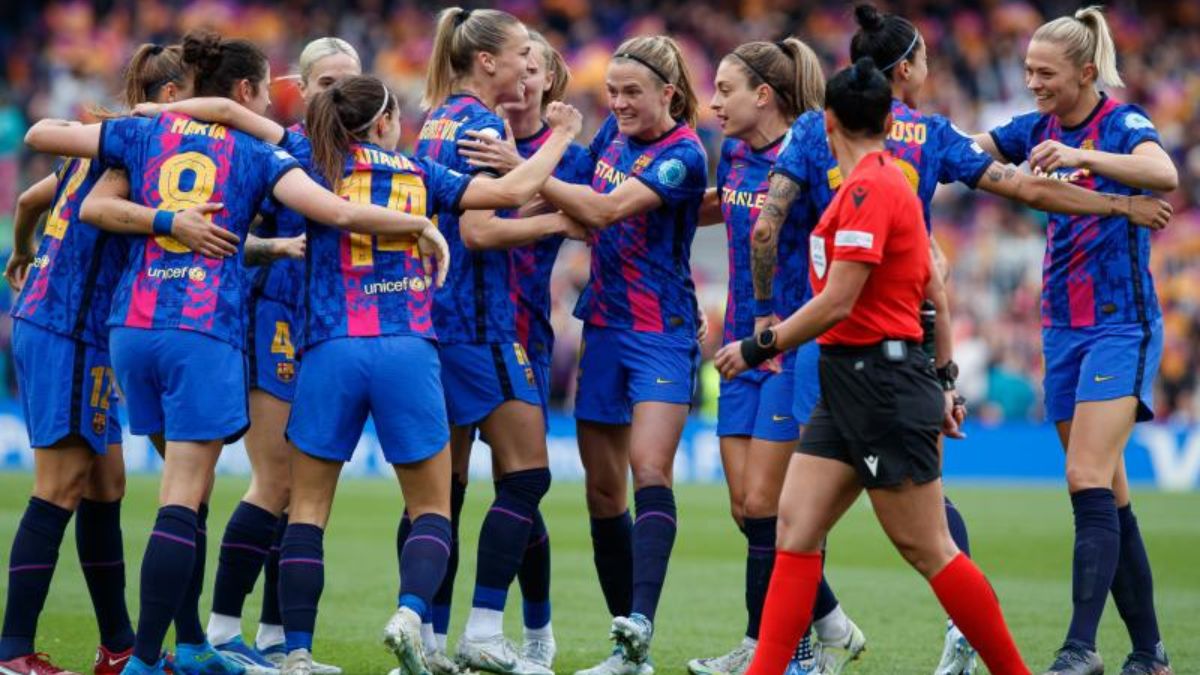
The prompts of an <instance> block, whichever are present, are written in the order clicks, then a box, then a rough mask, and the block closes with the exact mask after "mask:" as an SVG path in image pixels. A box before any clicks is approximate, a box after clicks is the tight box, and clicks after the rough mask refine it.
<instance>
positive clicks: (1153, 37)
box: [0, 0, 1200, 423]
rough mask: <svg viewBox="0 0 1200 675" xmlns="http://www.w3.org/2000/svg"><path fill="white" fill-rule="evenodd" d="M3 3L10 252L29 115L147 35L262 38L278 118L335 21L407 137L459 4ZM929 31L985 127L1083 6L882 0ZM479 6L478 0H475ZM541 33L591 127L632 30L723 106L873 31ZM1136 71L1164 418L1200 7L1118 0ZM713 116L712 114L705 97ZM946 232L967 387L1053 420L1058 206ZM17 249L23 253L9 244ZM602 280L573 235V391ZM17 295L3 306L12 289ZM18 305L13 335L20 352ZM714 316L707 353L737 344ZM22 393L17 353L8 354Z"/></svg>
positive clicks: (1178, 392) (85, 86) (953, 202)
mask: <svg viewBox="0 0 1200 675" xmlns="http://www.w3.org/2000/svg"><path fill="white" fill-rule="evenodd" d="M4 4H5V5H6V6H5V7H3V8H0V19H3V21H0V52H2V53H3V58H4V60H3V64H4V66H3V68H4V70H3V71H0V241H2V242H4V244H3V245H2V246H0V248H3V249H4V250H7V248H8V246H9V245H10V242H11V240H12V221H11V214H12V211H13V205H14V202H15V198H16V195H17V194H19V192H20V190H21V189H22V188H23V187H24V186H27V185H29V184H31V183H32V182H34V181H35V180H36V179H38V178H40V177H41V176H43V175H45V174H46V173H48V172H49V171H50V170H51V168H52V164H51V161H50V160H49V159H48V158H44V157H36V156H32V155H30V154H29V153H28V152H26V151H25V149H24V148H23V146H22V136H23V134H24V132H25V129H26V127H27V125H28V124H30V123H31V122H32V121H36V120H37V119H40V118H42V117H58V118H68V119H87V116H88V112H87V111H88V107H89V106H90V105H93V104H106V105H109V106H112V105H114V97H115V94H116V92H118V91H119V86H118V84H119V82H120V78H121V74H122V70H123V68H124V65H125V63H126V61H127V59H128V57H129V55H130V54H131V52H132V51H133V49H134V48H135V47H136V46H137V45H138V44H139V43H141V42H144V41H157V42H162V43H167V42H170V41H173V40H175V39H176V38H178V37H179V36H180V35H182V34H183V33H184V32H186V31H187V30H189V29H191V28H194V27H200V26H208V27H212V28H215V29H216V30H218V31H220V32H221V33H223V34H225V35H227V36H240V37H246V38H249V39H251V40H253V41H255V42H256V43H257V44H259V45H260V46H261V47H262V48H263V49H264V51H265V52H266V53H267V55H268V56H269V57H270V59H271V63H272V75H273V77H274V78H275V82H274V83H273V85H272V100H273V104H272V114H273V115H275V116H276V117H278V118H279V119H280V120H281V121H285V122H291V121H295V120H297V119H299V117H300V116H301V114H302V111H301V101H300V96H299V93H298V91H297V89H296V87H295V83H294V79H293V78H287V77H286V76H287V75H289V74H293V73H295V72H296V71H295V60H296V58H297V56H298V55H299V52H300V49H301V48H302V47H303V45H304V44H305V43H306V42H307V41H308V40H310V39H312V38H315V37H320V36H325V35H336V36H338V37H342V38H344V39H346V40H348V41H349V42H351V43H352V44H354V45H355V46H356V47H357V48H358V49H359V51H360V54H361V55H362V57H363V62H364V68H365V69H366V70H368V71H370V72H373V73H375V74H377V75H379V76H381V77H383V78H384V79H385V80H386V81H388V82H389V83H390V84H391V85H392V86H393V87H394V88H395V89H396V91H397V92H398V93H399V94H400V95H401V97H402V99H403V101H404V103H405V108H404V110H405V116H404V117H405V118H404V123H405V124H404V128H405V135H404V138H403V139H402V141H401V149H402V150H408V149H411V147H412V145H413V141H414V137H415V133H416V131H417V130H418V129H419V127H420V123H421V117H422V111H421V110H420V109H419V106H418V101H419V98H420V92H421V91H422V88H423V86H424V76H425V67H426V61H427V58H428V54H429V53H430V50H431V43H432V36H433V32H434V31H433V27H434V17H435V13H436V11H437V9H438V8H439V7H440V6H441V5H436V4H433V3H425V2H411V1H408V0H360V1H358V2H340V3H337V2H321V1H301V0H283V1H280V2H271V3H266V2H263V3H254V2H240V1H232V0H225V1H219V0H199V1H194V2H190V1H182V0H180V1H170V0H115V1H113V0H109V1H104V2H52V3H38V2H23V3H4ZM878 4H879V6H880V7H882V8H884V9H885V10H887V11H892V12H896V13H900V14H902V15H904V16H906V17H908V18H909V19H911V20H913V21H914V22H915V23H916V24H917V25H918V26H919V28H920V29H921V31H922V34H923V36H924V38H925V40H926V41H927V44H928V47H929V66H930V74H929V79H928V82H927V84H926V85H925V90H924V92H923V96H922V100H921V107H922V108H923V109H925V110H928V111H936V112H941V113H943V114H946V115H948V116H949V117H950V118H951V119H953V120H954V121H955V122H956V123H957V125H958V126H959V127H960V128H962V129H964V130H968V131H975V130H986V129H989V128H991V127H993V126H995V125H997V124H999V123H1002V122H1004V121H1006V120H1007V119H1009V118H1010V117H1011V116H1012V115H1013V114H1016V113H1020V112H1025V111H1028V110H1031V109H1032V99H1031V97H1030V95H1029V94H1028V93H1027V91H1026V89H1025V86H1024V80H1023V70H1022V59H1023V55H1024V50H1025V46H1026V44H1027V40H1028V37H1029V36H1030V35H1031V34H1032V33H1033V31H1034V30H1035V29H1036V28H1037V27H1038V26H1039V25H1040V24H1041V23H1042V22H1043V21H1045V20H1047V19H1048V18H1053V17H1056V16H1060V15H1063V14H1067V13H1070V12H1072V11H1074V10H1075V9H1076V8H1078V6H1079V3H1078V2H1027V1H1023V0H1017V1H1007V0H977V1H975V2H969V3H968V2H947V1H945V0H908V1H900V2H890V3H889V2H879V3H878ZM468 6H471V5H469V4H468ZM490 6H494V7H497V8H500V9H504V10H507V11H509V12H511V13H513V14H515V15H517V16H518V17H520V18H521V19H522V20H524V21H525V22H526V23H527V24H528V25H529V26H531V27H535V28H537V29H539V30H541V31H542V32H543V33H544V34H545V35H546V36H547V37H548V38H549V40H550V41H551V43H552V44H554V45H556V46H557V47H558V48H559V49H560V51H561V52H562V53H563V54H564V56H565V57H566V60H567V62H568V63H569V64H570V65H571V69H572V75H573V81H572V84H571V87H570V89H569V94H568V100H569V101H570V102H571V103H573V104H575V105H576V106H577V107H579V108H580V109H581V110H583V111H584V114H585V118H586V124H585V138H584V139H583V140H584V142H586V140H587V139H588V138H590V133H591V132H592V131H593V130H595V129H596V128H597V127H598V126H599V124H600V123H601V122H602V121H603V119H604V116H605V115H606V114H607V109H606V103H605V96H604V89H603V78H604V71H605V67H606V65H607V62H608V59H609V56H610V55H611V54H612V51H613V49H614V48H615V47H616V46H617V44H618V43H619V42H620V41H621V40H622V39H624V38H625V37H628V36H632V35H636V34H649V33H667V34H670V35H672V36H674V37H675V38H676V39H677V40H679V42H680V43H681V44H682V46H683V48H684V50H685V52H686V56H687V59H688V63H689V66H690V68H691V72H692V74H693V76H694V78H695V79H696V81H697V83H698V85H699V90H700V96H701V101H702V102H703V103H707V101H708V98H709V96H711V92H712V84H711V83H712V77H713V73H714V70H715V68H716V65H717V63H718V61H719V60H720V58H721V57H722V56H723V55H725V54H726V53H728V52H729V51H731V50H732V49H733V48H734V47H736V46H737V45H738V44H740V43H742V42H745V41H751V40H760V39H769V40H775V39H780V38H782V37H784V36H786V35H796V36H798V37H800V38H802V39H803V40H805V41H806V42H808V43H809V44H810V45H811V46H812V47H813V48H814V49H815V50H816V51H817V53H818V54H819V55H820V56H821V57H822V59H823V60H824V62H825V66H826V72H827V73H832V72H833V70H834V69H835V68H838V67H841V66H842V65H845V63H846V62H847V60H848V51H849V43H850V37H851V35H852V34H853V32H854V22H853V18H852V11H851V8H852V4H851V3H849V2H845V1H842V0H838V1H831V0H724V1H716V2H684V1H682V0H635V1H632V2H626V1H612V0H543V1H541V2H538V1H536V0H499V1H498V2H496V3H490ZM1107 11H1108V17H1109V21H1110V24H1111V25H1112V27H1113V32H1114V34H1115V38H1116V42H1117V46H1118V52H1119V55H1120V57H1119V58H1120V61H1119V64H1120V68H1121V72H1122V75H1123V77H1124V79H1125V81H1126V83H1127V84H1128V88H1127V89H1125V90H1121V91H1116V92H1113V94H1114V95H1115V96H1117V97H1118V98H1122V99H1125V100H1129V101H1133V102H1137V103H1140V104H1141V105H1143V106H1145V107H1146V109H1147V110H1148V111H1149V113H1150V117H1151V119H1152V120H1153V121H1154V123H1155V124H1156V126H1157V128H1158V130H1159V132H1160V134H1161V135H1162V139H1163V142H1164V144H1165V146H1166V149H1167V151H1168V152H1169V153H1170V154H1171V156H1172V157H1173V158H1174V159H1175V162H1176V164H1177V166H1178V167H1179V169H1180V178H1181V181H1180V188H1179V189H1178V190H1177V191H1176V192H1175V193H1173V194H1172V195H1170V196H1169V197H1168V199H1170V200H1171V201H1172V202H1173V204H1174V206H1175V209H1176V216H1175V219H1174V221H1173V223H1172V224H1171V226H1170V228H1169V229H1168V230H1166V231H1164V232H1161V233H1158V234H1157V235H1155V239H1154V245H1153V251H1154V254H1153V268H1154V275H1155V279H1156V281H1157V286H1158V291H1159V296H1160V299H1161V302H1162V305H1163V309H1164V314H1165V323H1166V345H1165V349H1164V356H1163V362H1162V370H1161V373H1160V376H1159V381H1158V392H1157V393H1158V396H1157V401H1156V405H1157V408H1158V411H1157V412H1158V417H1159V419H1160V420H1170V421H1177V422H1182V423H1190V422H1195V421H1197V420H1200V397H1198V396H1197V390H1198V383H1197V379H1196V374H1197V371H1198V368H1200V208H1198V205H1200V3H1196V2H1171V1H1164V2H1129V1H1125V0H1117V1H1115V2H1111V3H1109V5H1108V9H1107ZM706 112H707V111H706ZM701 127H702V129H701V135H702V137H703V138H704V140H705V142H706V144H707V145H708V147H709V150H710V160H711V161H712V162H713V164H714V165H715V162H716V157H717V149H718V148H719V144H720V132H719V131H718V130H717V128H716V126H715V124H714V123H713V120H712V119H711V117H709V116H705V117H704V118H703V119H702V122H701ZM933 218H934V223H933V231H934V234H935V235H936V236H937V238H938V239H939V241H940V243H941V244H942V246H943V248H944V249H945V251H946V252H947V254H948V256H949V258H950V260H951V261H952V264H953V270H954V271H953V280H952V284H951V291H952V294H953V307H954V309H955V317H954V323H955V333H956V352H957V360H958V361H959V363H960V365H961V367H962V375H961V379H960V387H961V389H962V391H963V393H964V394H965V395H966V396H967V397H968V399H969V400H970V402H971V405H972V410H973V412H974V414H975V415H977V416H980V417H983V418H984V419H986V420H994V421H1000V420H1026V419H1028V420H1037V419H1040V417H1041V414H1042V410H1041V401H1040V395H1041V371H1042V362H1041V344H1040V342H1041V332H1040V320H1039V315H1038V310H1039V301H1038V298H1039V291H1040V285H1041V264H1042V255H1043V251H1044V246H1045V239H1044V231H1045V218H1044V216H1043V215H1041V214H1039V213H1036V212H1033V211H1029V210H1027V209H1023V208H1019V207H1015V206H1013V205H1011V204H1009V203H1006V202H1004V201H1001V200H997V199H994V198H992V197H990V196H987V195H977V194H974V193H972V192H971V191H969V190H967V189H965V188H963V187H961V186H950V187H944V188H942V190H941V191H939V194H938V197H937V200H936V203H935V208H934V211H933ZM720 229H721V228H719V227H717V228H708V229H707V230H705V231H703V232H701V233H700V235H698V237H697V240H696V245H695V248H694V250H693V271H694V275H695V278H696V282H697V289H698V293H699V297H700V302H701V305H702V306H703V307H704V308H705V310H706V313H707V315H708V317H709V321H710V323H711V325H713V326H714V327H717V326H719V325H720V323H721V318H722V315H723V311H724V307H723V303H724V298H725V287H724V284H725V275H726V262H725V236H724V234H723V233H722V232H720ZM5 255H6V256H7V253H5ZM586 279H587V250H586V249H585V248H583V247H582V246H568V247H566V248H564V252H563V254H562V256H561V257H560V260H559V264H558V267H557V269H556V273H555V276H554V280H553V291H554V297H555V311H554V322H555V325H556V328H557V331H558V335H559V339H558V345H557V347H556V350H555V367H554V374H553V396H554V399H555V400H554V405H556V406H558V407H565V408H569V407H570V400H571V397H572V391H573V383H574V367H575V362H576V356H577V354H576V352H577V349H578V344H579V339H578V337H579V333H580V325H579V323H578V322H577V321H575V320H574V319H572V318H571V316H570V310H571V308H572V306H573V304H574V300H575V297H576V295H577V293H578V290H579V289H580V288H581V287H582V285H583V284H584V283H585V281H586ZM9 295H10V294H8V293H4V294H3V296H4V299H3V302H4V303H6V305H7V303H10V302H11V298H9V297H8V296H9ZM9 327H10V326H9V321H8V317H7V313H5V315H4V319H3V321H2V323H0V347H2V348H3V351H4V353H5V354H7V351H8V334H9ZM720 335H721V331H720V330H719V329H714V330H712V331H710V334H709V340H708V341H707V344H706V345H705V349H704V354H705V357H706V359H707V358H709V357H711V355H712V353H713V352H714V351H715V350H716V348H717V347H718V346H719V344H718V342H719V340H720ZM3 367H4V368H5V369H6V371H8V372H6V373H5V374H4V382H6V383H7V384H6V385H5V386H0V397H2V396H10V395H11V393H12V391H11V388H12V386H13V385H12V381H13V378H12V376H11V362H10V361H8V360H7V359H4V364H3ZM716 391H717V379H716V373H715V371H714V370H713V369H712V367H711V366H710V365H709V364H707V363H706V364H705V368H704V375H703V377H702V378H701V386H700V388H699V391H698V394H697V399H698V400H697V404H698V405H697V411H698V413H699V414H701V415H710V416H711V415H715V412H716Z"/></svg>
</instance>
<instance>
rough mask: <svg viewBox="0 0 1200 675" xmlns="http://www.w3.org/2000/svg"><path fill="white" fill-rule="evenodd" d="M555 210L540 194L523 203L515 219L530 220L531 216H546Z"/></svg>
mask: <svg viewBox="0 0 1200 675" xmlns="http://www.w3.org/2000/svg"><path fill="white" fill-rule="evenodd" d="M557 210H558V209H557V208H555V206H554V205H553V204H551V203H550V202H548V201H546V199H545V198H544V197H542V196H541V195H540V194H538V195H534V196H533V199H531V200H529V201H527V202H525V205H524V206H522V207H521V208H519V209H517V217H518V218H530V217H533V216H540V215H542V214H546V213H554V212H555V211H557ZM580 227H583V225H580ZM571 238H572V239H574V237H571Z"/></svg>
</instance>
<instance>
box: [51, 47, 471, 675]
mask: <svg viewBox="0 0 1200 675" xmlns="http://www.w3.org/2000/svg"><path fill="white" fill-rule="evenodd" d="M184 62H185V63H187V64H191V65H192V69H193V72H194V76H195V82H196V93H198V94H209V95H220V96H226V97H232V98H234V99H235V100H239V101H242V102H244V103H246V104H247V105H248V106H249V107H251V108H252V109H255V110H256V111H258V112H263V111H265V109H266V107H267V105H268V103H269V101H268V98H267V89H266V86H265V83H266V81H267V79H268V75H269V72H268V65H267V61H266V58H265V57H264V56H263V54H262V52H261V51H259V49H258V48H257V47H255V46H254V45H253V44H251V43H249V42H246V41H243V40H222V39H220V38H219V37H217V36H215V35H211V34H192V35H189V36H187V37H186V38H185V40H184ZM43 135H44V138H43V142H42V144H41V147H40V148H38V149H40V150H43V151H49V152H56V153H60V154H70V155H75V156H98V157H99V159H100V160H101V161H103V162H105V163H107V164H112V165H115V166H120V167H123V168H125V169H126V170H127V171H128V172H129V175H131V176H138V177H140V178H141V179H140V181H138V182H137V183H135V185H134V187H133V190H132V197H133V198H134V202H135V203H131V202H126V201H124V200H121V199H117V198H114V197H112V196H111V195H106V196H102V195H101V194H100V193H99V192H96V191H94V192H93V193H92V194H91V195H89V198H88V199H86V200H85V201H84V204H83V206H82V216H83V218H84V219H86V220H88V221H89V222H94V223H96V224H97V225H98V226H100V227H104V228H112V229H116V230H120V231H126V232H133V233H141V236H138V237H136V238H135V239H134V240H133V241H132V242H131V249H130V255H129V261H128V263H127V265H126V267H125V270H124V272H123V274H122V277H121V279H120V281H119V283H118V285H117V289H116V295H115V300H114V303H113V309H112V312H111V314H110V318H109V323H110V325H112V326H114V330H113V331H112V336H111V339H110V344H111V347H112V350H113V363H114V370H115V371H116V374H117V378H118V379H119V380H120V382H121V388H122V392H123V393H124V394H125V396H126V399H127V402H128V405H129V411H130V427H131V429H132V430H133V432H134V433H139V434H163V435H164V436H165V438H166V450H167V451H166V460H165V461H166V463H165V467H164V470H163V486H162V489H161V491H160V497H159V498H160V503H161V504H162V506H161V508H160V509H159V514H158V518H157V521H156V524H155V526H154V530H153V532H152V534H151V537H150V541H149V544H148V547H147V550H146V555H145V557H144V559H143V564H142V582H141V612H140V615H139V621H138V631H137V636H136V641H135V645H134V655H133V657H132V658H131V659H130V661H129V663H128V665H127V666H126V668H125V672H126V673H127V674H129V675H138V674H140V673H159V672H162V664H161V660H160V649H161V645H162V640H163V636H164V635H165V633H166V628H167V625H168V624H169V623H170V621H171V617H172V616H173V615H174V614H175V612H176V610H177V609H178V608H179V606H180V604H181V601H182V599H183V594H184V592H185V591H187V590H188V588H187V586H186V585H184V584H180V583H179V579H180V578H184V579H187V578H190V577H191V576H192V571H193V569H192V568H193V566H194V562H195V559H196V548H197V509H198V507H199V505H200V503H201V501H202V499H203V498H204V496H205V494H206V493H207V492H208V490H209V488H210V485H211V482H212V477H213V467H214V465H215V463H216V459H217V457H218V455H219V453H220V449H221V446H222V445H223V444H224V442H225V441H226V440H228V439H230V438H236V437H237V436H239V435H240V434H241V433H242V432H243V431H244V430H245V428H246V425H247V423H248V419H247V415H246V400H245V391H246V382H245V378H244V369H243V368H242V364H243V359H244V356H243V354H242V351H241V350H242V347H243V342H244V335H245V327H244V324H243V320H244V319H243V317H244V314H243V310H244V288H243V285H242V284H243V281H244V276H243V275H244V268H243V263H242V260H241V258H240V256H237V257H233V258H230V259H221V260H211V259H204V258H201V257H199V256H198V255H197V254H196V253H193V252H192V251H191V250H189V249H188V248H187V247H186V246H184V245H183V244H181V243H179V242H178V241H176V240H174V239H173V238H171V237H170V236H169V234H168V233H169V232H170V230H169V227H170V225H171V221H172V218H173V215H172V214H173V212H174V211H175V210H179V209H181V208H184V207H187V206H191V205H195V204H203V203H206V202H210V200H215V201H212V203H214V204H221V205H222V206H221V207H216V208H218V209H219V210H217V211H215V213H214V215H213V218H214V221H215V222H216V224H218V225H221V226H222V227H223V228H224V229H228V230H229V231H230V232H232V233H233V234H234V235H235V236H236V237H237V238H238V239H239V240H240V239H241V237H242V236H243V235H244V234H245V232H246V229H247V228H248V226H249V224H250V220H251V219H252V217H253V215H254V213H255V211H256V210H257V209H258V206H259V204H260V203H261V201H262V199H263V198H265V197H266V196H267V195H268V194H274V195H275V197H276V198H278V199H279V200H280V201H282V202H283V203H284V204H286V205H288V206H289V207H291V208H294V209H296V210H297V211H300V212H301V213H304V214H305V215H306V216H307V217H309V218H312V219H314V220H318V221H321V222H329V223H331V224H334V225H336V226H338V227H343V228H353V229H355V230H356V231H360V232H363V233H366V234H406V233H420V236H421V237H422V238H423V239H426V240H428V243H429V244H430V245H431V246H433V247H434V248H436V250H437V252H438V254H439V256H440V257H442V258H445V257H446V255H447V254H446V250H445V248H444V240H443V239H442V238H441V236H440V234H438V233H437V230H436V228H435V227H434V226H433V225H432V223H431V222H430V221H429V220H428V219H426V218H423V217H418V216H408V215H405V214H401V213H397V212H395V211H390V210H387V209H382V208H378V207H373V206H369V205H362V204H350V203H347V202H346V201H344V200H342V199H340V198H338V197H336V196H334V195H332V194H330V193H329V192H327V191H325V190H322V189H319V186H317V185H316V184H314V183H313V181H312V180H311V179H309V178H308V177H307V176H306V175H305V174H304V173H303V171H296V170H295V169H296V168H298V167H297V165H296V162H295V160H293V159H292V158H291V157H290V156H289V155H287V153H285V152H283V151H282V150H278V149H277V148H274V147H273V146H270V145H267V144H265V143H262V142H260V141H258V140H256V139H254V138H252V137H250V136H247V135H245V134H243V133H241V132H238V131H233V130H230V129H226V128H225V127H222V126H219V125H212V124H205V123H201V122H197V121H195V120H192V119H189V118H187V117H184V116H180V115H174V114H164V115H161V116H159V117H157V118H154V119H145V118H137V117H135V118H123V119H117V120H109V121H107V122H105V123H104V124H103V125H102V126H101V129H100V133H99V134H98V135H97V134H96V133H95V130H94V129H89V128H86V127H85V128H78V127H65V126H64V127H56V128H50V129H47V130H46V131H45V132H44V134H43ZM97 136H98V137H97ZM250 167H253V169H251V168H250ZM118 180H120V179H118ZM107 182H113V181H109V180H108V179H104V180H102V181H101V185H102V186H103V185H104V184H105V183H107ZM97 190H100V188H99V187H98V188H97ZM150 205H152V206H153V207H155V208H151V207H150ZM202 639H203V638H202ZM204 646H205V647H207V649H209V650H211V647H208V646H207V644H205V645H204ZM234 672H240V667H239V669H238V670H235V671H234Z"/></svg>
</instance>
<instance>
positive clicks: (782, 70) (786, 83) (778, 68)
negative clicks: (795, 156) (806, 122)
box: [725, 37, 825, 119]
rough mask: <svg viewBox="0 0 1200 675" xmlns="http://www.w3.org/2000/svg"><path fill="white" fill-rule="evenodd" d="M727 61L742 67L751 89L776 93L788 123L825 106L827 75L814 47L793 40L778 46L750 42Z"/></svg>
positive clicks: (734, 51)
mask: <svg viewBox="0 0 1200 675" xmlns="http://www.w3.org/2000/svg"><path fill="white" fill-rule="evenodd" d="M725 58H726V59H727V60H732V61H733V62H734V63H737V64H738V65H740V66H741V67H742V71H744V72H745V73H746V78H747V79H748V80H749V81H750V86H751V88H754V87H758V86H761V85H764V84H765V85H767V86H768V87H770V88H771V90H772V91H774V92H775V100H776V101H777V102H778V104H779V109H780V111H781V112H782V113H783V114H784V116H785V117H787V118H788V119H796V118H797V117H799V116H800V113H803V112H807V111H809V110H820V109H821V108H822V107H823V106H824V105H825V74H824V73H823V72H821V61H820V59H818V58H817V54H816V52H814V51H813V50H812V48H811V47H809V46H808V45H806V44H804V43H803V42H801V41H800V40H798V39H797V38H794V37H790V38H787V39H786V40H781V41H779V42H747V43H745V44H743V45H740V46H739V47H738V48H737V49H735V50H733V51H732V52H731V53H730V54H729V56H726V57H725Z"/></svg>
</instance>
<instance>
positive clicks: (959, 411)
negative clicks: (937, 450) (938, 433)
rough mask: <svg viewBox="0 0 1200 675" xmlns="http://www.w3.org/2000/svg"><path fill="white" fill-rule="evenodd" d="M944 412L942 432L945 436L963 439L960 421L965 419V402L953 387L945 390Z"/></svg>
mask: <svg viewBox="0 0 1200 675" xmlns="http://www.w3.org/2000/svg"><path fill="white" fill-rule="evenodd" d="M945 402H946V404H945V412H944V413H943V415H942V434H943V435H945V436H946V438H954V439H963V438H966V437H967V435H966V434H964V433H963V432H962V423H963V421H964V420H966V419H967V404H966V402H965V401H964V400H963V399H962V397H961V396H959V395H958V392H956V391H954V390H953V389H952V390H950V391H948V392H945Z"/></svg>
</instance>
